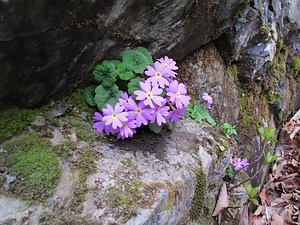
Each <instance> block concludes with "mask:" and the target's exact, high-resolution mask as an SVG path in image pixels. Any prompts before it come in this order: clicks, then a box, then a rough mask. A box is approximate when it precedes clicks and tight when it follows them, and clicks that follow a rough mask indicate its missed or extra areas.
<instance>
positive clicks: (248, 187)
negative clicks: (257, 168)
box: [245, 182, 258, 199]
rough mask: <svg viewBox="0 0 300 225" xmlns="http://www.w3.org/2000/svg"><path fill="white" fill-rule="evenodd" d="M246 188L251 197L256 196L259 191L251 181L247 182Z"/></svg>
mask: <svg viewBox="0 0 300 225" xmlns="http://www.w3.org/2000/svg"><path fill="white" fill-rule="evenodd" d="M245 188H246V191H247V194H248V197H249V199H252V198H254V197H255V195H256V194H257V192H258V187H255V188H253V187H252V185H251V184H250V183H249V182H247V183H245Z"/></svg>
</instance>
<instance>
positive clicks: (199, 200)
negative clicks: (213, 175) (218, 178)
mask: <svg viewBox="0 0 300 225" xmlns="http://www.w3.org/2000/svg"><path fill="white" fill-rule="evenodd" d="M195 174H196V176H197V185H196V190H195V194H194V198H193V201H192V207H191V211H190V217H191V219H192V220H193V221H200V219H201V216H202V215H203V213H204V208H205V197H206V191H207V190H206V189H207V187H206V186H207V183H206V175H205V174H204V172H203V170H202V169H197V170H196V171H195Z"/></svg>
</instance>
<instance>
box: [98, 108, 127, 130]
mask: <svg viewBox="0 0 300 225" xmlns="http://www.w3.org/2000/svg"><path fill="white" fill-rule="evenodd" d="M123 111H124V106H121V105H120V103H117V104H116V105H115V109H113V107H112V106H111V105H110V104H107V105H106V108H103V109H102V112H103V114H104V117H103V118H102V120H103V121H104V124H105V125H106V126H108V125H111V124H112V128H113V129H116V128H117V127H122V122H125V121H127V120H128V118H127V115H128V113H127V112H123Z"/></svg>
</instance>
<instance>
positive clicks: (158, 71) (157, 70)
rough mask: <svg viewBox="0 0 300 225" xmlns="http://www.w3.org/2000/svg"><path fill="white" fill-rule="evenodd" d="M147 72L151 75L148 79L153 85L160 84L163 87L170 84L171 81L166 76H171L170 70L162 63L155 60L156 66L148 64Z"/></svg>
mask: <svg viewBox="0 0 300 225" xmlns="http://www.w3.org/2000/svg"><path fill="white" fill-rule="evenodd" d="M145 74H146V75H147V76H149V78H148V79H147V80H148V81H150V82H151V83H152V85H155V84H158V85H159V87H161V88H164V87H165V86H169V81H168V80H167V79H166V78H165V77H168V76H169V75H168V71H167V70H166V69H165V67H164V66H163V65H162V64H161V63H159V62H155V63H154V68H153V67H151V66H147V70H146V71H145Z"/></svg>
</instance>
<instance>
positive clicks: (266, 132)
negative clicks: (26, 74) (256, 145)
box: [258, 127, 275, 142]
mask: <svg viewBox="0 0 300 225" xmlns="http://www.w3.org/2000/svg"><path fill="white" fill-rule="evenodd" d="M258 133H259V134H260V135H261V136H262V137H263V139H264V140H265V142H268V141H271V140H273V138H272V137H273V135H274V134H275V129H272V128H268V127H266V128H265V129H263V128H262V127H260V128H259V129H258Z"/></svg>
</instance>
